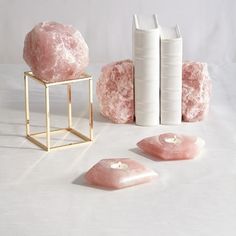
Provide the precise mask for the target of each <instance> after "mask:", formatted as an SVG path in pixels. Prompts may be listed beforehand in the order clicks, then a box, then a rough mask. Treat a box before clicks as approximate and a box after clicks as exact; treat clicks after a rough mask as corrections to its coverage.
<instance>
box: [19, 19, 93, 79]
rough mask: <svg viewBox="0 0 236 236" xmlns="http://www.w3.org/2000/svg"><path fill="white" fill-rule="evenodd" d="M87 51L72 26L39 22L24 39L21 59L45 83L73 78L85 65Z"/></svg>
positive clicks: (81, 37)
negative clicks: (22, 58)
mask: <svg viewBox="0 0 236 236" xmlns="http://www.w3.org/2000/svg"><path fill="white" fill-rule="evenodd" d="M88 53H89V49H88V46H87V44H86V42H85V40H84V38H83V36H82V35H81V33H80V32H79V31H78V30H76V29H75V28H73V27H72V26H71V25H64V24H60V23H56V22H42V23H39V24H38V25H36V26H35V27H34V28H33V29H32V30H31V31H30V32H29V33H28V34H27V35H26V37H25V43H24V54H23V57H24V60H25V61H26V63H27V64H28V65H29V67H30V68H31V70H32V72H33V73H34V75H35V76H37V77H38V78H39V79H41V80H43V81H45V82H59V81H63V80H71V79H76V78H78V77H79V75H81V74H82V73H83V72H84V70H85V68H86V67H87V65H88V61H89V54H88Z"/></svg>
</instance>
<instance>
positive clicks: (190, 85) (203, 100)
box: [182, 62, 211, 122]
mask: <svg viewBox="0 0 236 236" xmlns="http://www.w3.org/2000/svg"><path fill="white" fill-rule="evenodd" d="M210 94H211V80H210V77H209V73H208V69H207V64H206V63H201V62H186V63H184V64H183V90H182V115H183V120H184V121H190V122H191V121H200V120H203V119H204V118H205V116H206V115H207V113H208V110H209V102H210Z"/></svg>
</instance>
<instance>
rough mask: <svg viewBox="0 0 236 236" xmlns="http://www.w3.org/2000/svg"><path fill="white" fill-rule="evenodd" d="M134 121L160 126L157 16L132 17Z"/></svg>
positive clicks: (143, 124)
mask: <svg viewBox="0 0 236 236" xmlns="http://www.w3.org/2000/svg"><path fill="white" fill-rule="evenodd" d="M133 61H134V70H135V71H134V92H135V121H136V124H137V125H141V126H155V125H158V124H159V113H160V111H159V106H160V105H159V103H160V101H159V83H160V32H159V25H158V21H157V16H156V15H153V16H146V17H145V16H137V15H134V18H133Z"/></svg>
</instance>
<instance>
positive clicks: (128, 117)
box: [97, 60, 134, 123]
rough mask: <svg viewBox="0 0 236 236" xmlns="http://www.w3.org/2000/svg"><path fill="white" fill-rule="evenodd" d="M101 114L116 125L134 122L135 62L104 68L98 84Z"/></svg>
mask: <svg viewBox="0 0 236 236" xmlns="http://www.w3.org/2000/svg"><path fill="white" fill-rule="evenodd" d="M97 97H98V102H99V106H100V111H101V114H102V115H104V116H105V117H107V118H109V119H110V120H111V121H113V122H114V123H129V122H133V121H134V94H133V62H132V61H131V60H124V61H119V62H115V63H111V64H109V65H106V66H104V67H103V68H102V72H101V76H100V78H99V80H98V82H97Z"/></svg>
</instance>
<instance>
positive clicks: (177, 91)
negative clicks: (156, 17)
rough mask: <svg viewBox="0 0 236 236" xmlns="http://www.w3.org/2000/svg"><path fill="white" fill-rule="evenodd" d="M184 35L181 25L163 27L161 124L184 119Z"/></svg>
mask: <svg viewBox="0 0 236 236" xmlns="http://www.w3.org/2000/svg"><path fill="white" fill-rule="evenodd" d="M182 44H183V42H182V37H181V34H180V31H179V27H178V26H176V27H173V28H165V27H161V124H166V125H171V124H173V125H175V124H180V123H181V119H182V110H181V100H182V47H183V46H182Z"/></svg>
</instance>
